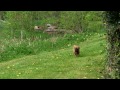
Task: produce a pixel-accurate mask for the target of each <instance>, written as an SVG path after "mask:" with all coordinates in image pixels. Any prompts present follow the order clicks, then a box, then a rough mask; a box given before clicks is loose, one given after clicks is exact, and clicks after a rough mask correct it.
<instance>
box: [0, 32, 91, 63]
mask: <svg viewBox="0 0 120 90" xmlns="http://www.w3.org/2000/svg"><path fill="white" fill-rule="evenodd" d="M27 34H28V33H26V35H27ZM28 35H30V33H29V34H28ZM31 35H32V37H30V36H27V38H24V39H23V40H21V39H20V38H18V37H17V38H12V39H4V40H2V41H1V44H0V46H1V47H2V48H1V49H0V62H1V61H7V60H11V59H13V58H17V57H22V56H24V55H32V54H34V55H35V54H38V53H41V52H43V51H54V50H57V49H61V48H67V47H70V46H72V45H73V44H79V43H80V42H83V41H85V40H87V39H89V37H90V36H92V35H93V33H91V34H90V33H81V34H65V35H63V36H62V37H61V36H59V35H58V36H56V35H55V36H53V35H48V34H46V33H41V32H40V33H33V34H31ZM33 37H34V38H33Z"/></svg>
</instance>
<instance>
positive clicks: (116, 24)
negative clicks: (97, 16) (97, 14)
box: [104, 11, 120, 78]
mask: <svg viewBox="0 0 120 90" xmlns="http://www.w3.org/2000/svg"><path fill="white" fill-rule="evenodd" d="M104 18H105V22H106V25H107V36H108V43H109V46H108V62H107V66H106V72H107V73H106V74H105V77H106V78H120V11H105V12H104Z"/></svg>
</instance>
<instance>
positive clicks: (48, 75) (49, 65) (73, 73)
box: [0, 33, 106, 79]
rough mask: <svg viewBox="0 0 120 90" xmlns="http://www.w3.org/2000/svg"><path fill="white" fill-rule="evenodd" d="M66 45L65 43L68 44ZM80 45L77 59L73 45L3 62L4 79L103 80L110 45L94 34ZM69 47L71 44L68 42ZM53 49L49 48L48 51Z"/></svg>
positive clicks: (0, 70)
mask: <svg viewBox="0 0 120 90" xmlns="http://www.w3.org/2000/svg"><path fill="white" fill-rule="evenodd" d="M64 43H65V42H64ZM76 43H77V44H78V45H80V56H79V57H75V56H74V55H73V52H72V45H73V43H72V44H71V45H70V46H69V45H68V46H67V45H66V47H64V46H63V48H59V49H58V48H57V49H56V50H53V51H52V50H50V51H47V50H46V51H42V52H40V53H38V54H36V55H27V56H24V57H22V58H15V59H12V60H9V61H5V62H0V78H1V79H17V78H19V79H39V78H40V79H84V78H85V79H86V78H87V79H100V78H103V74H102V73H100V72H102V70H103V69H104V66H105V55H106V50H105V46H106V41H105V36H104V35H103V34H98V33H96V34H94V35H92V36H90V37H89V38H86V40H85V41H82V42H76ZM66 44H69V43H67V42H66ZM48 48H49V47H48Z"/></svg>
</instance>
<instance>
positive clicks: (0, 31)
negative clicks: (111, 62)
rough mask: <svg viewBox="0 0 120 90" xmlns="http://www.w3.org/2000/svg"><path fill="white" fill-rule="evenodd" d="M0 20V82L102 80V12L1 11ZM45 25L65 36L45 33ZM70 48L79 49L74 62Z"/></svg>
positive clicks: (104, 62)
mask: <svg viewBox="0 0 120 90" xmlns="http://www.w3.org/2000/svg"><path fill="white" fill-rule="evenodd" d="M0 19H1V20H0V47H1V48H0V68H1V71H0V77H1V78H98V79H99V78H105V77H104V72H103V71H104V68H105V65H106V61H107V52H106V50H107V47H108V44H107V42H106V41H107V36H106V33H107V31H106V27H105V25H106V23H105V22H104V19H103V11H2V12H0ZM48 23H50V24H52V25H56V26H57V27H58V29H59V30H61V29H62V30H65V32H66V33H65V34H51V35H49V34H47V33H45V32H44V30H46V29H47V27H46V24H48ZM35 25H40V26H42V27H43V30H40V31H35V30H34V26H35ZM71 31H72V32H71ZM74 44H77V45H80V47H81V49H80V50H81V54H80V56H79V57H78V58H76V57H74V55H73V53H72V46H73V45H74ZM88 67H89V68H88ZM5 69H6V70H5ZM11 70H12V71H11ZM23 72H26V73H29V74H26V73H23ZM106 78H107V77H106Z"/></svg>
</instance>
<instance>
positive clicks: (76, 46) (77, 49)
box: [73, 45, 80, 56]
mask: <svg viewBox="0 0 120 90" xmlns="http://www.w3.org/2000/svg"><path fill="white" fill-rule="evenodd" d="M73 53H74V55H75V56H79V54H80V47H79V46H78V45H74V46H73Z"/></svg>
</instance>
